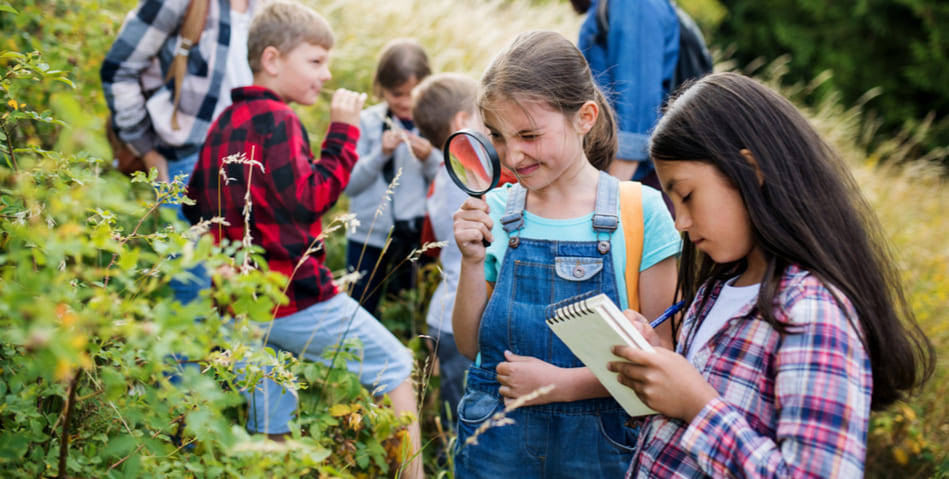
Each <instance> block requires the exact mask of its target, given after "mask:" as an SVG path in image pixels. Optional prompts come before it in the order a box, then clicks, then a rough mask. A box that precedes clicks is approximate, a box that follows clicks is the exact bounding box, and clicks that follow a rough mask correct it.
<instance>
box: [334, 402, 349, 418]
mask: <svg viewBox="0 0 949 479" xmlns="http://www.w3.org/2000/svg"><path fill="white" fill-rule="evenodd" d="M350 412H352V409H350V407H349V406H347V405H346V404H333V405H332V406H330V416H333V417H340V416H345V415H347V414H349V413H350Z"/></svg>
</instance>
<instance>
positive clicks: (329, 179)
mask: <svg viewBox="0 0 949 479" xmlns="http://www.w3.org/2000/svg"><path fill="white" fill-rule="evenodd" d="M364 101H365V94H359V93H355V92H351V91H348V90H344V89H342V88H340V89H337V90H336V92H335V93H334V94H333V100H332V103H331V105H330V122H331V123H330V126H329V131H328V132H327V134H326V139H325V140H324V141H323V146H322V148H321V150H320V159H319V160H318V161H312V162H305V163H304V162H299V161H297V162H296V163H294V164H291V167H290V168H277V169H276V170H275V171H271V172H269V173H270V174H271V176H272V177H273V179H274V183H275V186H276V187H277V189H278V190H280V191H281V192H283V193H284V194H286V193H291V192H292V194H293V196H294V198H293V199H294V200H295V201H296V202H298V203H297V204H298V205H301V206H303V207H305V208H306V209H307V210H308V211H309V212H312V213H313V214H315V215H317V216H321V215H323V214H324V213H326V211H328V210H329V209H330V208H331V207H332V206H333V204H334V203H335V202H336V200H337V199H339V195H340V194H341V193H342V192H343V188H344V187H345V186H346V183H347V182H348V181H349V173H350V170H352V167H353V164H355V163H356V159H357V158H358V157H357V155H356V140H357V139H358V138H359V130H358V129H357V128H356V126H355V125H356V123H357V122H358V121H359V111H360V110H361V109H362V104H363V102H364ZM287 122H288V123H290V124H291V126H290V128H291V130H292V131H291V132H290V135H289V140H288V141H287V142H285V144H286V145H287V146H288V147H289V151H287V155H288V156H289V157H290V158H294V157H299V155H300V153H299V152H300V151H304V149H303V148H302V147H301V145H298V144H297V143H304V142H305V141H306V133H305V131H304V130H303V125H302V124H300V120H299V119H298V118H296V116H295V115H294V116H293V117H292V120H291V119H288V121H287ZM268 149H269V150H270V151H268V152H267V155H268V157H274V156H275V154H276V155H277V156H279V155H280V153H279V151H275V150H274V148H272V147H268ZM307 151H308V150H307ZM275 163H276V162H275ZM292 171H297V172H299V173H300V176H299V177H297V178H293V177H291V176H289V175H287V173H290V174H292ZM293 206H295V205H293Z"/></svg>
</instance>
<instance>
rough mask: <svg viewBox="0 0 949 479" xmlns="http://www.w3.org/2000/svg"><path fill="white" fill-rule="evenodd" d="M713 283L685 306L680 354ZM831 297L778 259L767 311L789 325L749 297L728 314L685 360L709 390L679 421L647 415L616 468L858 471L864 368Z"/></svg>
mask: <svg viewBox="0 0 949 479" xmlns="http://www.w3.org/2000/svg"><path fill="white" fill-rule="evenodd" d="M722 285H723V283H722V282H713V283H711V284H710V285H706V286H705V287H711V288H712V291H711V296H710V300H709V301H708V302H707V303H706V305H705V307H704V308H703V309H702V310H701V311H697V310H698V304H697V303H698V301H696V302H695V303H693V304H692V306H691V307H690V308H689V311H688V313H687V314H686V316H685V321H684V323H683V326H682V328H681V330H680V332H679V338H678V339H679V341H678V347H677V351H678V352H679V353H680V354H683V355H684V354H685V351H688V348H689V346H690V342H691V341H692V338H693V337H694V335H695V331H696V330H697V329H698V327H697V326H698V324H700V319H701V318H704V317H705V315H707V314H708V312H709V311H710V310H711V307H712V304H713V303H714V302H715V299H716V298H717V297H718V294H719V292H720V291H721V289H722ZM705 287H703V289H704V288H705ZM701 294H702V292H701V291H700V292H699V294H698V295H697V297H701ZM838 297H840V298H841V299H842V300H843V301H844V302H845V304H846V309H841V308H840V307H839V306H838V304H837V302H836V301H835V300H834V297H833V295H832V294H831V291H830V289H828V288H827V287H826V286H825V285H824V284H823V283H822V282H821V281H820V280H819V279H818V278H817V277H815V276H814V275H812V274H810V273H809V272H807V271H805V270H802V269H801V268H799V267H796V266H791V267H789V268H787V269H786V270H785V272H784V277H783V278H782V280H781V284H780V289H779V292H778V294H777V295H776V296H775V305H776V307H775V310H774V313H775V315H776V317H777V318H778V320H780V321H781V322H783V323H785V324H789V325H791V328H790V331H789V332H788V333H787V334H785V335H784V336H783V337H782V335H781V334H780V333H779V332H778V331H777V330H775V329H774V328H772V327H771V326H770V325H769V324H768V323H767V322H766V321H765V320H764V319H763V318H762V317H761V316H760V314H759V313H758V312H757V311H756V308H754V303H749V304H748V305H746V306H745V307H744V308H743V309H742V310H741V311H740V312H739V314H737V315H736V316H735V317H733V318H731V319H729V320H728V322H727V323H726V326H725V327H723V328H722V329H721V330H720V331H718V332H717V333H715V334H714V335H713V336H712V338H711V339H710V340H709V341H708V343H707V344H705V345H704V346H702V347H700V348H699V349H698V350H697V351H696V354H695V357H694V359H693V361H692V362H693V365H694V366H695V367H696V368H697V369H698V370H699V371H700V372H701V373H702V376H704V377H705V380H706V381H708V382H709V384H711V385H712V387H714V388H715V389H716V390H717V391H718V393H719V397H718V398H716V399H714V400H712V401H711V402H710V403H708V404H707V405H706V406H705V408H704V409H702V411H701V412H700V413H699V415H698V416H696V417H695V418H694V419H693V420H692V422H691V423H688V424H687V423H685V422H682V421H680V420H678V419H671V418H668V417H665V416H661V415H657V416H652V417H650V418H648V420H647V421H646V422H645V423H644V424H643V428H642V430H641V433H640V438H639V443H638V445H637V453H636V455H635V457H634V459H633V462H632V463H631V464H630V468H629V471H628V472H627V474H626V477H627V478H630V477H664V478H665V477H675V478H682V477H701V476H713V477H848V478H849V477H863V464H864V456H865V455H866V439H867V427H868V420H869V415H870V395H871V391H872V386H873V377H872V374H871V369H870V358H869V357H868V356H867V353H866V351H865V349H864V347H863V344H862V342H861V340H860V333H859V332H858V330H857V329H855V326H854V325H852V324H851V322H850V321H849V320H848V317H853V318H855V315H854V312H853V308H852V307H851V306H850V303H849V302H847V301H846V298H843V297H842V296H841V295H840V294H838Z"/></svg>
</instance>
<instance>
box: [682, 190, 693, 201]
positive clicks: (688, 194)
mask: <svg viewBox="0 0 949 479" xmlns="http://www.w3.org/2000/svg"><path fill="white" fill-rule="evenodd" d="M691 197H692V192H691V191H690V192H689V193H687V194H686V195H685V196H683V197H682V202H683V203H686V202H688V201H689V198H691Z"/></svg>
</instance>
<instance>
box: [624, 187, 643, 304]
mask: <svg viewBox="0 0 949 479" xmlns="http://www.w3.org/2000/svg"><path fill="white" fill-rule="evenodd" d="M619 202H620V217H621V218H622V220H623V236H625V240H626V298H627V300H628V301H629V309H633V310H636V311H639V266H640V264H641V262H642V256H643V238H644V225H643V197H642V186H641V185H640V184H639V183H637V182H635V181H624V182H622V183H620V184H619Z"/></svg>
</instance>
